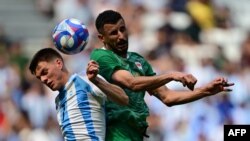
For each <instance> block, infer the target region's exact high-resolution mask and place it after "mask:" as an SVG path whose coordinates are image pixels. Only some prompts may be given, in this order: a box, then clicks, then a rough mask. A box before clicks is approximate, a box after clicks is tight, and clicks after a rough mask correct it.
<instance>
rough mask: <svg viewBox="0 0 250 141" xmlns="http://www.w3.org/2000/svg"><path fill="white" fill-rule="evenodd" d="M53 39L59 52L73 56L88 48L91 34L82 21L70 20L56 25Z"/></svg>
mask: <svg viewBox="0 0 250 141" xmlns="http://www.w3.org/2000/svg"><path fill="white" fill-rule="evenodd" d="M52 38H53V42H54V45H55V47H56V48H57V49H58V50H59V51H61V52H62V53H65V54H68V55H71V54H76V53H79V52H81V51H82V50H83V49H84V48H85V47H86V45H87V43H88V39H89V32H88V29H87V27H86V25H84V24H83V23H82V22H81V21H80V20H78V19H74V18H69V19H64V20H63V21H61V22H60V23H58V24H57V25H56V27H55V28H54V30H53V34H52Z"/></svg>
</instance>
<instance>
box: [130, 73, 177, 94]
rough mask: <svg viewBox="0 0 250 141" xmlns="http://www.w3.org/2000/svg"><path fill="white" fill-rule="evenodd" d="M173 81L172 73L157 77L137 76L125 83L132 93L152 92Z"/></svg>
mask: <svg viewBox="0 0 250 141" xmlns="http://www.w3.org/2000/svg"><path fill="white" fill-rule="evenodd" d="M170 81H173V77H172V73H168V74H163V75H158V76H138V77H134V78H133V79H131V80H130V81H128V82H127V87H128V88H130V89H132V90H134V91H141V90H152V89H156V88H158V87H161V86H163V85H165V84H166V83H168V82H170Z"/></svg>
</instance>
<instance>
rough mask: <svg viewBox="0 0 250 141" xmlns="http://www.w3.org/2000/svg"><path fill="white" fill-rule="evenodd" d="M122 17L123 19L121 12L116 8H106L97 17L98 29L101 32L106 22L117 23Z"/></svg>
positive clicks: (96, 24)
mask: <svg viewBox="0 0 250 141" xmlns="http://www.w3.org/2000/svg"><path fill="white" fill-rule="evenodd" d="M120 19H123V17H122V15H121V14H120V13H119V12H117V11H114V10H105V11H103V12H102V13H100V14H99V15H98V16H97V18H96V21H95V26H96V29H97V31H98V32H99V33H101V32H102V30H103V26H104V25H105V24H115V23H117V22H118V21H119V20H120Z"/></svg>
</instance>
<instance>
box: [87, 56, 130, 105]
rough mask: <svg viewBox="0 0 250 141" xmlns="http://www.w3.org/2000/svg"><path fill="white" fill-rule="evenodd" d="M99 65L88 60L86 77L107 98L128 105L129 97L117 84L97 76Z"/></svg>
mask: <svg viewBox="0 0 250 141" xmlns="http://www.w3.org/2000/svg"><path fill="white" fill-rule="evenodd" d="M98 71H99V65H98V64H97V62H95V61H90V62H89V63H88V67H87V76H88V79H89V80H90V81H91V82H92V83H94V84H95V85H96V86H97V87H98V88H99V89H101V90H102V91H103V92H104V93H105V94H106V95H107V97H108V99H110V100H112V101H114V102H116V103H118V104H120V105H128V103H129V99H128V96H127V95H126V94H125V92H124V91H123V90H122V89H121V88H120V87H119V86H117V85H114V84H111V83H109V82H107V81H104V80H103V79H101V78H99V77H98V76H97V74H98Z"/></svg>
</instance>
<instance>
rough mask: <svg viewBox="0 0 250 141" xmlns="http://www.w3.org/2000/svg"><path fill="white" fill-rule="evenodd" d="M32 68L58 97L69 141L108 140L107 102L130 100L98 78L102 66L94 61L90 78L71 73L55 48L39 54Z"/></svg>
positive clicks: (66, 137)
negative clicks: (106, 137)
mask: <svg viewBox="0 0 250 141" xmlns="http://www.w3.org/2000/svg"><path fill="white" fill-rule="evenodd" d="M29 69H30V71H31V73H32V74H33V75H35V76H36V77H37V78H38V79H39V80H41V81H42V82H43V83H44V84H45V85H47V86H48V87H49V88H50V89H52V90H54V91H56V90H58V91H59V94H58V96H57V97H56V100H55V101H56V108H57V117H58V122H59V125H60V127H61V131H62V134H63V137H64V139H65V140H66V141H83V140H84V141H104V139H105V129H106V122H105V110H104V106H105V101H106V100H112V101H115V102H117V103H118V104H120V105H127V104H128V97H127V95H126V94H125V92H124V91H123V90H122V89H121V88H120V87H118V86H116V85H113V84H110V83H108V82H107V81H105V80H104V79H103V78H101V77H100V76H97V74H98V71H99V66H98V64H97V63H96V62H94V61H90V62H89V63H88V67H87V71H86V73H87V75H86V76H81V75H79V74H70V73H69V72H68V70H67V69H66V66H65V65H64V61H63V58H62V56H61V55H60V54H59V53H58V52H57V51H55V50H54V49H52V48H45V49H41V50H40V51H38V52H37V53H36V54H35V55H34V57H33V58H32V60H31V63H30V66H29Z"/></svg>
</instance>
